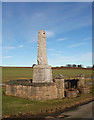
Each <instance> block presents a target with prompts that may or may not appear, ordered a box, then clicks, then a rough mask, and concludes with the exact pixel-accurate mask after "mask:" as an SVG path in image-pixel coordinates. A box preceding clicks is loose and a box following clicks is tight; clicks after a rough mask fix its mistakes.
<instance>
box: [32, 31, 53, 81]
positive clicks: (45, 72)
mask: <svg viewBox="0 0 94 120" xmlns="http://www.w3.org/2000/svg"><path fill="white" fill-rule="evenodd" d="M37 61H38V65H35V66H34V67H33V83H48V82H53V80H52V69H51V66H49V65H48V64H47V48H46V33H45V31H43V30H40V31H39V32H38V52H37Z"/></svg>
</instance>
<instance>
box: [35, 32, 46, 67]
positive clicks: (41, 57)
mask: <svg viewBox="0 0 94 120" xmlns="http://www.w3.org/2000/svg"><path fill="white" fill-rule="evenodd" d="M37 62H38V65H41V64H43V65H45V64H47V49H46V33H45V31H43V30H40V31H39V32H38V54H37Z"/></svg>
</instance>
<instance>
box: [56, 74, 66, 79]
mask: <svg viewBox="0 0 94 120" xmlns="http://www.w3.org/2000/svg"><path fill="white" fill-rule="evenodd" d="M55 78H56V79H64V78H65V76H63V75H62V74H58V75H56V76H55Z"/></svg>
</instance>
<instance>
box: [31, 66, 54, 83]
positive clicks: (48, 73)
mask: <svg viewBox="0 0 94 120" xmlns="http://www.w3.org/2000/svg"><path fill="white" fill-rule="evenodd" d="M52 82H53V80H52V69H51V66H49V65H36V66H34V67H33V83H52Z"/></svg>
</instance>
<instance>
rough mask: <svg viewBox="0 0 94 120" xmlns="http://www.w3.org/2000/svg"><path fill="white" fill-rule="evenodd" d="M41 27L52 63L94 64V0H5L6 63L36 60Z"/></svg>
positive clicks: (26, 64) (3, 26) (17, 64)
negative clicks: (67, 0) (44, 33)
mask: <svg viewBox="0 0 94 120" xmlns="http://www.w3.org/2000/svg"><path fill="white" fill-rule="evenodd" d="M40 29H42V30H44V31H46V36H47V56H48V64H49V65H51V66H61V65H62V66H63V65H66V64H82V65H84V66H89V65H92V3H91V2H76V3H74V2H67V3H65V2H58V3H57V2H56V3H55V2H52V3H51V2H47V3H46V2H45V3H42V2H41V3H38V2H35V3H34V2H18V3H17V2H14V3H10V2H9V3H2V48H3V54H2V58H3V60H2V65H5V66H32V64H36V63H37V39H38V31H39V30H40Z"/></svg>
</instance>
